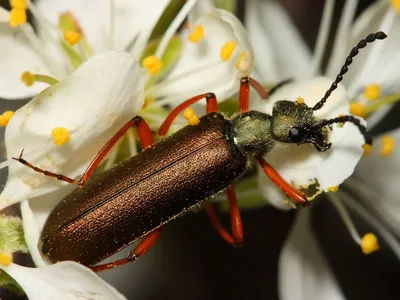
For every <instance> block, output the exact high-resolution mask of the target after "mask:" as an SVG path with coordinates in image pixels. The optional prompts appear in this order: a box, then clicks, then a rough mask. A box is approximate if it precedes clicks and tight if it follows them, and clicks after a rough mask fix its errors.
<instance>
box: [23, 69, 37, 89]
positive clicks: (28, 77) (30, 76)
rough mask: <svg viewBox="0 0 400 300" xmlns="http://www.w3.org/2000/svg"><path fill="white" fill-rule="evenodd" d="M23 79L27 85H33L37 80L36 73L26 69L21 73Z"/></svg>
mask: <svg viewBox="0 0 400 300" xmlns="http://www.w3.org/2000/svg"><path fill="white" fill-rule="evenodd" d="M21 81H22V82H23V83H25V85H26V86H32V84H33V83H34V82H35V75H33V74H32V73H31V72H29V71H25V72H24V73H22V74H21Z"/></svg>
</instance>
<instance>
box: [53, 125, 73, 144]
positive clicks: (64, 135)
mask: <svg viewBox="0 0 400 300" xmlns="http://www.w3.org/2000/svg"><path fill="white" fill-rule="evenodd" d="M51 136H52V137H53V142H54V144H56V145H57V146H61V145H64V144H65V143H66V142H68V140H69V138H70V135H69V132H68V130H67V129H66V128H64V127H56V128H54V129H53V130H52V131H51Z"/></svg>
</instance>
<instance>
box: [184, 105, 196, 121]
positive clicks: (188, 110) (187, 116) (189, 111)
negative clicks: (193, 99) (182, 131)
mask: <svg viewBox="0 0 400 300" xmlns="http://www.w3.org/2000/svg"><path fill="white" fill-rule="evenodd" d="M193 115H194V110H193V108H191V107H188V108H186V109H185V111H184V112H183V117H184V118H185V119H186V120H189V119H190V118H191V117H192V116H193Z"/></svg>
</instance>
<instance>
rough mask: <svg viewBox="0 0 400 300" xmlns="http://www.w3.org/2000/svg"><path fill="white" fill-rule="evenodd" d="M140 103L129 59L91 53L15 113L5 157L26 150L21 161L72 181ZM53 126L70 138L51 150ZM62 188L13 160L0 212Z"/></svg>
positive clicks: (139, 84)
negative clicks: (64, 77) (75, 67)
mask: <svg viewBox="0 0 400 300" xmlns="http://www.w3.org/2000/svg"><path fill="white" fill-rule="evenodd" d="M142 104H143V80H142V76H141V68H140V67H139V65H138V64H137V62H136V61H135V60H134V59H133V58H132V56H131V55H130V54H129V53H124V52H106V53H102V54H99V55H95V56H93V57H92V58H91V59H89V60H88V61H86V62H85V63H84V64H82V65H81V67H80V68H79V69H77V70H76V72H74V73H73V74H72V75H70V76H69V77H67V78H66V79H65V80H63V81H61V82H59V83H57V84H55V85H53V86H51V87H49V88H47V89H46V90H45V91H43V92H42V93H41V94H40V95H38V96H36V97H35V98H34V99H32V101H31V102H29V103H28V104H27V105H25V106H24V107H22V108H21V109H19V110H18V111H16V113H15V114H14V116H13V117H12V118H11V120H10V122H9V124H8V126H7V128H6V137H5V142H6V148H7V155H8V158H10V157H18V155H19V154H20V152H21V150H22V149H25V152H24V158H25V159H26V160H27V161H29V162H30V163H32V164H33V165H36V166H39V167H40V168H42V169H46V170H49V171H52V172H55V173H61V174H64V175H66V176H68V177H71V178H75V177H76V176H78V175H80V174H81V173H82V172H83V170H84V169H85V168H86V166H87V165H88V164H89V162H90V161H91V160H92V158H93V157H94V156H95V155H96V154H97V152H98V151H99V150H100V149H101V147H102V146H103V145H104V144H105V143H106V142H107V141H108V140H109V139H110V138H111V137H112V136H113V135H114V134H115V133H116V132H117V131H118V130H119V129H120V128H121V127H122V125H123V124H125V123H126V122H127V121H129V120H130V119H131V118H132V117H133V116H135V114H137V113H138V112H139V110H140V108H141V107H142ZM56 127H62V128H65V129H66V130H67V131H68V132H69V135H70V140H69V141H68V142H66V143H65V144H64V145H62V146H55V144H54V142H53V141H52V138H51V133H52V130H53V129H54V128H56ZM64 185H65V182H60V181H57V180H55V179H54V178H51V177H48V176H43V175H42V174H39V173H37V172H34V171H33V170H29V169H28V168H27V167H26V166H24V165H22V164H20V163H18V162H16V161H14V162H13V163H10V166H9V176H8V180H7V183H6V186H5V188H4V190H3V192H2V194H1V195H0V209H3V208H4V207H6V206H8V205H11V204H12V203H15V202H19V201H22V200H25V199H29V198H31V197H35V196H38V195H42V194H45V193H49V192H51V191H53V190H55V189H58V188H60V187H62V186H64Z"/></svg>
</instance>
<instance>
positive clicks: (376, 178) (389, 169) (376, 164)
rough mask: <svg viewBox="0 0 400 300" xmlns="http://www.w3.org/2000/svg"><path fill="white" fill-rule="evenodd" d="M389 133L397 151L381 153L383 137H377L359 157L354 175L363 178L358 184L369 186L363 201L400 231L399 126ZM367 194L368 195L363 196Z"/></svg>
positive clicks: (397, 231)
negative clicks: (383, 154)
mask: <svg viewBox="0 0 400 300" xmlns="http://www.w3.org/2000/svg"><path fill="white" fill-rule="evenodd" d="M387 135H389V136H391V137H392V138H394V139H395V143H396V147H395V149H394V151H393V152H392V153H391V154H390V155H389V156H386V157H382V156H380V155H379V151H380V146H381V140H380V137H377V138H376V139H375V141H374V145H373V148H372V152H371V153H370V154H368V155H366V156H365V157H363V159H362V160H361V161H360V163H359V165H358V167H357V168H356V171H355V177H356V178H357V179H358V180H360V182H359V183H357V186H359V187H360V189H361V190H364V189H367V190H366V194H369V195H370V197H363V202H364V203H366V204H367V205H369V206H371V208H372V210H373V211H374V212H375V213H376V214H378V216H380V217H381V218H382V220H385V221H387V224H388V225H389V226H390V227H391V228H392V229H393V231H394V232H396V233H399V232H400V201H399V193H398V186H399V182H400V148H399V145H400V130H394V131H392V132H390V133H387ZM364 198H365V199H364Z"/></svg>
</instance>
